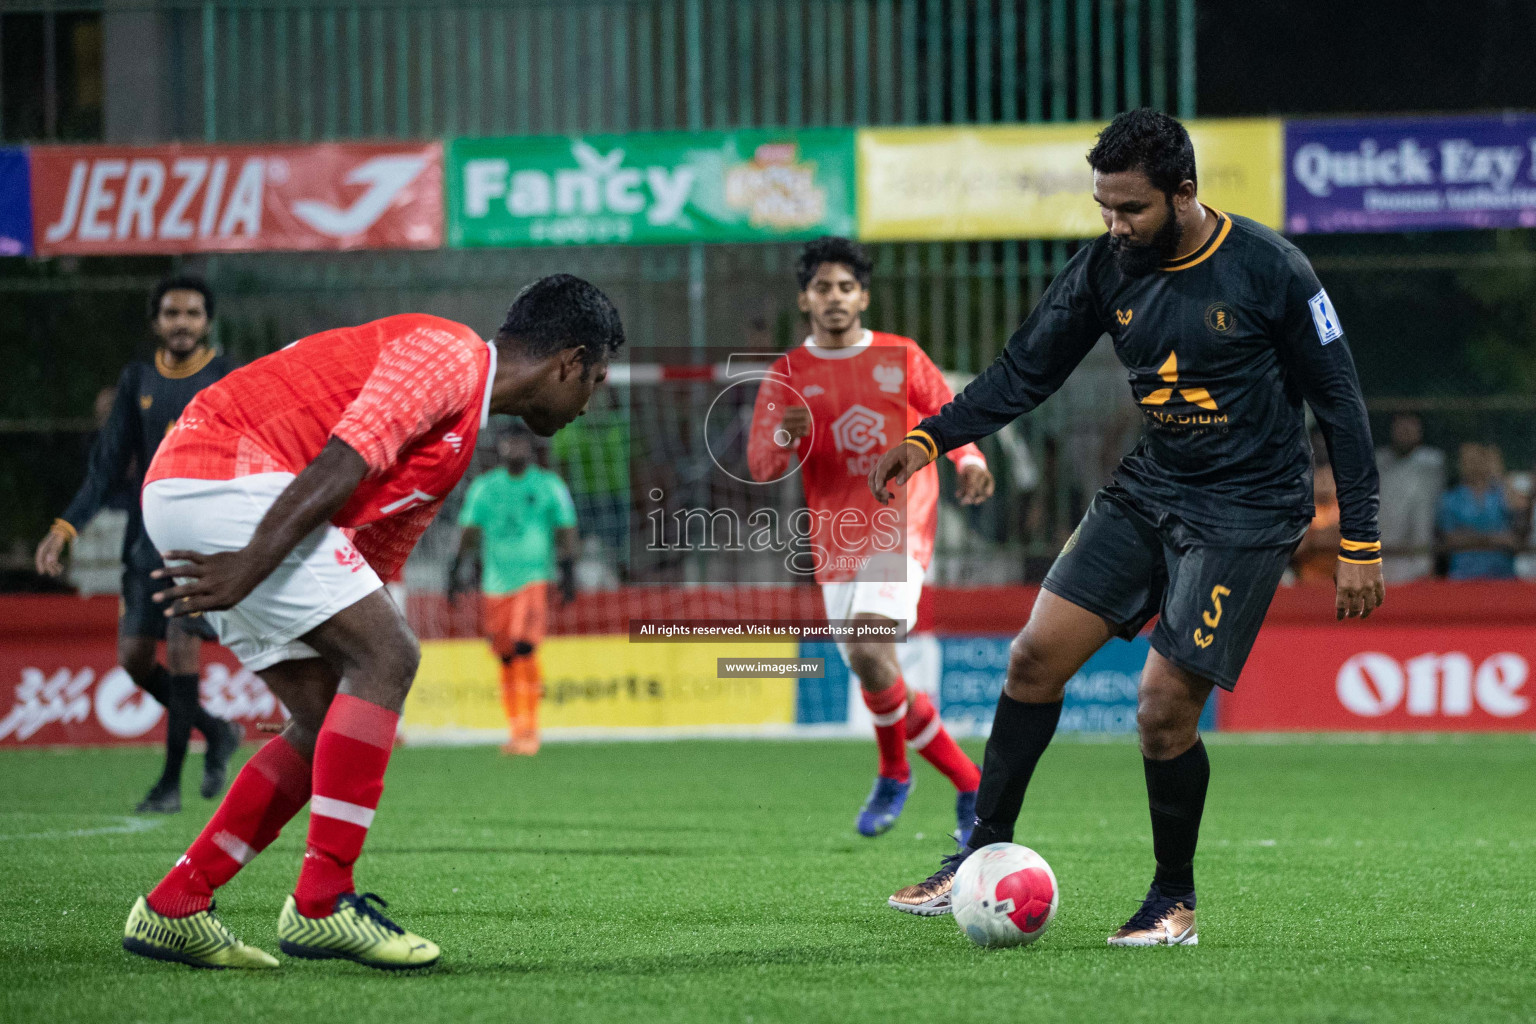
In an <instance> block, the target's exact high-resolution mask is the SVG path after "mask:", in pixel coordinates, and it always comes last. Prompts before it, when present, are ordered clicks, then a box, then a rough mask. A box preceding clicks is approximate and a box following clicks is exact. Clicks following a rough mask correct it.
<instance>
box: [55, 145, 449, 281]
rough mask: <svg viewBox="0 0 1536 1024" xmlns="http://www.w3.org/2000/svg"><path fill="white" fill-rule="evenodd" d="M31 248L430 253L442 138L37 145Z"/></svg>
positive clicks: (437, 240)
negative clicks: (33, 245)
mask: <svg viewBox="0 0 1536 1024" xmlns="http://www.w3.org/2000/svg"><path fill="white" fill-rule="evenodd" d="M31 156H32V222H33V230H34V232H35V239H36V245H37V251H38V252H39V253H41V254H42V255H45V256H52V255H65V254H69V255H108V254H134V253H180V252H228V251H257V250H274V249H279V250H280V249H290V250H326V249H329V250H334V249H435V248H437V247H439V246H441V245H442V241H443V212H442V211H443V173H442V145H441V144H440V143H436V142H433V143H420V144H411V143H404V144H401V143H395V144H372V143H370V144H344V145H342V144H338V145H319V146H155V147H128V146H38V147H34V148H33V149H32V150H31Z"/></svg>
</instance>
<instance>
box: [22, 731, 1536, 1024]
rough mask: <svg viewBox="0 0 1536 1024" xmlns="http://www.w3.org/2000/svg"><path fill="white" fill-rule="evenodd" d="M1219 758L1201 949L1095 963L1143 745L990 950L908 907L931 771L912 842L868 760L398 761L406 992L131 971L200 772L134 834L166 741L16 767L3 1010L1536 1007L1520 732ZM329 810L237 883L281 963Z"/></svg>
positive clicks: (1057, 816)
mask: <svg viewBox="0 0 1536 1024" xmlns="http://www.w3.org/2000/svg"><path fill="white" fill-rule="evenodd" d="M972 749H973V752H975V753H977V754H979V749H977V748H976V747H974V746H973V748H972ZM1211 759H1212V762H1213V772H1214V778H1213V783H1212V787H1211V796H1210V803H1209V805H1208V807H1207V811H1206V818H1205V828H1204V834H1203V837H1202V844H1201V852H1200V857H1199V860H1198V861H1197V877H1198V879H1199V886H1200V901H1201V902H1200V923H1201V928H1200V932H1201V934H1200V945H1199V947H1197V948H1193V949H1190V948H1174V949H1111V948H1108V947H1107V946H1106V945H1105V944H1104V938H1105V936H1106V935H1107V934H1108V933H1109V932H1110V931H1112V930H1113V929H1114V928H1115V927H1117V926H1118V925H1119V924H1120V923H1121V922H1122V921H1123V920H1124V919H1125V918H1126V917H1127V916H1129V914H1130V913H1131V912H1132V911H1133V910H1134V909H1135V907H1136V904H1137V902H1138V900H1139V898H1140V897H1141V895H1142V894H1143V892H1144V891H1145V888H1146V883H1147V881H1148V878H1149V876H1150V857H1151V842H1150V838H1149V835H1148V825H1147V820H1146V816H1147V811H1146V802H1145V793H1144V790H1143V785H1142V774H1141V765H1140V759H1139V757H1138V755H1137V752H1136V750H1135V748H1134V747H1133V746H1131V745H1129V744H1128V743H1119V742H1117V743H1080V742H1067V741H1062V742H1058V743H1057V744H1056V745H1055V746H1053V747H1052V748H1051V750H1050V751H1049V752H1048V753H1047V754H1046V757H1045V759H1044V761H1043V762H1042V766H1041V771H1040V773H1039V775H1038V776H1037V778H1036V783H1035V786H1034V788H1033V790H1032V791H1031V793H1030V799H1029V801H1028V802H1027V803H1026V805H1025V818H1024V821H1023V823H1022V824H1021V829H1020V833H1019V839H1020V840H1021V841H1022V842H1025V843H1027V844H1029V845H1031V846H1034V847H1035V848H1036V849H1038V850H1039V851H1040V852H1041V853H1042V854H1044V855H1045V857H1046V858H1047V859H1048V860H1049V861H1050V862H1051V864H1052V866H1053V867H1054V868H1055V870H1056V873H1057V875H1058V877H1059V878H1060V881H1061V886H1062V901H1061V911H1060V914H1059V916H1058V917H1057V919H1056V922H1055V924H1054V925H1053V926H1052V930H1051V931H1050V933H1049V934H1048V935H1047V936H1046V937H1045V938H1044V939H1042V940H1041V941H1040V942H1039V943H1037V944H1036V945H1034V946H1032V947H1028V948H1025V949H1015V950H1002V951H986V950H980V949H977V948H975V947H973V946H972V945H971V944H970V943H969V942H967V941H966V940H965V939H964V938H963V937H962V936H961V935H960V933H959V931H958V930H957V929H956V928H955V926H954V923H953V922H952V920H951V919H949V918H938V919H931V920H930V919H918V918H913V917H909V916H906V915H902V914H898V913H896V912H894V911H891V910H889V909H887V908H886V906H885V905H884V901H885V897H886V895H887V894H888V893H889V892H890V891H891V890H892V889H893V888H895V887H896V886H898V885H902V884H906V883H908V882H911V881H914V880H917V879H919V878H921V877H923V876H924V875H926V874H927V873H928V872H929V871H930V870H931V869H932V867H933V866H934V865H935V863H936V860H937V858H938V857H939V856H940V855H941V854H942V853H943V852H945V850H946V844H945V842H944V839H943V835H944V833H945V832H946V830H947V829H949V828H950V827H952V824H953V822H952V820H951V816H952V798H951V795H950V793H949V791H948V787H947V786H946V785H944V784H943V781H942V779H940V778H939V777H938V776H937V775H936V774H935V773H933V772H932V771H931V770H930V769H928V768H927V766H926V765H917V766H916V769H915V770H916V771H917V772H918V788H917V790H916V792H915V794H914V796H913V798H912V801H911V803H910V804H909V805H908V808H907V812H906V814H905V816H904V817H903V819H902V822H901V824H900V825H899V826H898V827H897V829H896V830H895V831H893V832H891V833H890V834H888V835H886V836H884V837H882V838H881V839H878V840H873V841H871V840H867V839H862V838H860V837H859V836H857V835H856V834H855V833H854V832H853V828H852V821H853V814H854V811H855V809H856V808H857V806H858V803H859V801H860V799H861V798H862V796H863V795H864V792H865V789H866V787H867V785H868V783H869V777H870V775H871V774H872V767H873V761H874V756H873V750H872V749H871V745H870V744H867V743H851V742H849V743H831V742H816V743H810V742H806V743H767V742H762V743H745V742H730V743H727V742H721V743H704V742H699V743H673V744H610V745H556V746H550V747H546V749H545V752H544V753H542V754H541V755H539V757H538V758H536V759H534V760H531V761H530V760H519V761H511V760H507V759H505V758H502V757H501V756H499V755H498V754H497V753H495V751H494V750H491V749H425V748H417V749H405V750H401V751H399V752H398V753H397V754H396V755H395V758H394V761H393V763H392V765H391V767H390V772H389V779H388V786H387V788H386V790H385V795H384V803H383V806H382V808H381V810H380V813H379V816H378V819H377V821H376V823H375V825H374V828H373V832H372V836H371V839H370V841H369V845H368V848H367V850H366V851H365V853H364V856H363V860H362V862H361V863H360V865H359V868H358V881H359V887H360V888H366V889H373V890H376V891H378V892H379V893H380V894H381V895H383V896H384V897H385V898H386V899H388V900H390V901H391V912H392V913H394V914H396V916H397V918H398V919H399V920H400V921H402V922H403V923H404V924H406V925H407V926H408V927H410V928H412V929H414V930H416V931H419V932H421V933H423V934H425V935H427V936H429V937H431V938H433V939H435V940H437V941H438V942H439V943H441V945H442V947H443V959H442V962H441V965H440V966H439V967H437V968H435V969H433V970H432V971H431V972H430V973H426V974H423V975H413V976H395V975H385V974H380V973H376V972H372V971H369V970H367V969H366V968H362V967H358V966H355V965H351V964H343V963H334V964H325V963H322V964H316V963H311V962H302V961H293V960H286V959H285V960H284V963H283V966H282V968H281V970H278V971H273V972H270V973H265V974H259V975H251V974H237V973H234V972H202V971H193V970H189V969H186V968H181V967H176V966H172V965H165V964H158V963H152V962H150V961H147V960H142V959H139V958H137V957H132V956H129V955H128V954H126V953H124V952H123V951H122V950H121V949H120V948H119V945H118V943H119V940H120V938H121V934H122V924H123V920H124V918H125V917H126V915H127V912H128V908H129V905H130V903H131V902H132V900H133V897H134V896H135V895H136V894H138V893H141V892H144V891H145V890H146V889H147V888H148V887H149V886H150V885H151V884H152V883H153V882H154V881H155V880H156V879H157V878H158V876H159V875H160V874H161V873H162V872H163V871H164V870H165V868H167V867H168V866H169V865H170V864H171V863H172V861H174V860H175V858H176V857H177V856H178V855H179V854H180V852H181V851H182V849H183V848H184V847H185V845H186V844H187V843H188V842H189V841H190V840H191V838H192V837H193V835H194V834H195V833H196V832H197V830H198V829H199V827H200V826H201V825H202V824H203V822H204V821H205V820H206V818H207V816H208V814H209V813H210V812H211V809H212V805H211V804H208V803H206V802H204V801H201V800H199V799H198V798H197V797H196V795H195V793H194V792H193V790H194V788H195V786H194V785H189V786H188V794H189V796H190V799H189V800H188V802H187V805H186V810H185V811H183V813H182V814H180V815H179V816H177V817H175V818H172V819H169V820H162V821H155V820H144V819H133V818H129V817H125V816H124V810H125V808H127V807H129V806H131V804H132V802H133V801H134V800H135V799H136V798H137V797H138V796H140V795H141V794H140V791H141V789H142V788H143V787H144V785H145V784H146V783H147V782H148V781H149V779H150V778H151V777H152V775H153V772H154V769H155V765H156V757H155V754H154V752H152V751H148V750H134V751H98V752H86V753H81V752H74V753H50V752H26V753H5V754H0V878H3V879H4V882H3V884H0V1019H4V1020H5V1021H74V1020H87V1021H92V1022H104V1021H119V1020H123V1021H126V1020H142V1021H199V1022H204V1021H213V1020H219V1021H239V1020H254V1021H268V1020H272V1021H316V1020H318V1021H327V1022H336V1024H340V1022H343V1021H346V1022H351V1021H378V1022H389V1021H400V1022H404V1024H413V1022H416V1021H424V1020H456V1021H459V1020H488V1021H523V1020H528V1021H564V1020H590V1021H609V1020H621V1021H631V1020H634V1021H642V1020H643V1021H651V1020H666V1021H706V1020H708V1021H715V1020H736V1021H811V1020H825V1021H839V1022H841V1021H862V1020H869V1021H895V1020H945V1021H956V1020H965V1021H969V1022H973V1024H974V1022H989V1021H997V1022H1000V1024H1001V1022H1017V1021H1025V1022H1035V1021H1057V1020H1060V1021H1124V1020H1157V1021H1159V1022H1164V1024H1166V1022H1169V1021H1175V1022H1180V1024H1184V1022H1189V1021H1281V1020H1284V1021H1291V1020H1315V1021H1392V1022H1395V1024H1396V1022H1404V1021H1439V1020H1459V1021H1478V1022H1484V1021H1515V1020H1523V1021H1529V1020H1533V1019H1536V771H1533V765H1536V744H1533V743H1532V741H1531V739H1530V738H1529V737H1523V736H1522V737H1515V738H1506V739H1475V740H1468V741H1463V742H1455V741H1449V740H1442V741H1438V742H1404V743H1380V744H1359V743H1332V742H1318V743H1305V742H1301V743H1286V744H1283V745H1264V744H1256V743H1236V742H1223V741H1222V740H1221V739H1220V738H1217V739H1216V740H1215V741H1213V743H1212V751H1211ZM193 762H194V763H193V764H192V765H191V766H190V767H191V768H192V769H194V771H189V772H188V779H189V782H194V781H195V769H196V767H197V759H195V758H194V759H193ZM305 820H306V819H305V818H304V817H303V816H301V817H300V819H298V820H297V821H296V822H295V823H294V824H293V825H291V826H290V827H289V830H288V832H287V833H286V834H285V835H284V836H283V837H282V839H280V840H279V841H278V843H277V844H276V845H275V846H274V847H273V848H272V849H270V850H268V851H267V853H266V854H264V855H263V856H262V857H260V858H259V859H258V860H257V861H256V862H255V863H254V864H252V865H251V866H250V867H248V868H247V869H246V870H245V871H244V872H243V873H242V874H241V875H240V876H239V877H238V878H237V879H236V880H235V881H234V882H233V883H232V884H231V885H229V886H228V887H227V888H226V889H225V890H223V891H222V893H221V894H220V910H221V913H222V914H223V915H224V917H225V919H226V920H227V921H228V922H229V924H230V925H231V927H233V928H234V930H235V931H236V932H237V933H238V934H240V935H241V936H242V937H243V938H245V939H246V940H247V941H250V942H253V943H255V944H257V945H259V946H263V947H265V948H266V949H268V950H269V951H273V952H275V951H276V939H275V936H274V929H275V925H276V918H277V911H278V909H279V907H280V905H281V902H282V898H283V895H284V894H285V893H286V892H287V891H288V890H289V888H290V887H291V886H292V883H293V879H294V877H295V874H296V871H297V868H298V860H299V855H300V851H301V849H302V843H303V837H304V824H305Z"/></svg>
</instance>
